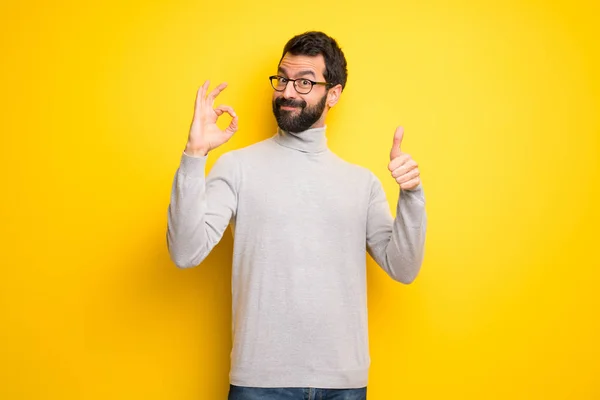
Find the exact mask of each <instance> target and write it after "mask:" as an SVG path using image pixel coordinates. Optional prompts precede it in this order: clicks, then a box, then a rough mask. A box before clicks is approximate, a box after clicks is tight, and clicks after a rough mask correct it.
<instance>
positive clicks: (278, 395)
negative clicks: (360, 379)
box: [227, 385, 367, 400]
mask: <svg viewBox="0 0 600 400" xmlns="http://www.w3.org/2000/svg"><path fill="white" fill-rule="evenodd" d="M227 399H228V400H366V399H367V388H366V387H363V388H358V389H315V388H260V387H246V386H235V385H229V397H228V398H227Z"/></svg>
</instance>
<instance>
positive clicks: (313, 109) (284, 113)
mask: <svg viewBox="0 0 600 400" xmlns="http://www.w3.org/2000/svg"><path fill="white" fill-rule="evenodd" d="M326 102H327V94H325V95H324V96H323V97H322V98H321V100H319V102H318V103H317V104H315V105H314V106H309V105H308V104H307V103H306V101H304V100H292V99H285V98H283V97H277V98H276V99H274V100H273V114H274V115H275V119H276V120H277V125H279V127H280V128H281V129H282V130H284V131H286V132H292V133H298V132H303V131H305V130H307V129H309V128H310V127H311V126H313V125H314V124H315V122H317V121H318V120H319V118H321V115H323V111H324V110H325V103H326ZM282 106H284V107H298V108H299V109H300V113H297V111H296V110H293V111H289V110H282V109H281V107H282Z"/></svg>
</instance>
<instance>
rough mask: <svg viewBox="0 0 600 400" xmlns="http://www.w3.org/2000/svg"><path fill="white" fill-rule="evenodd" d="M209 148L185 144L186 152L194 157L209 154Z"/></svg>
mask: <svg viewBox="0 0 600 400" xmlns="http://www.w3.org/2000/svg"><path fill="white" fill-rule="evenodd" d="M208 151H209V149H208V148H205V147H196V146H190V144H189V143H188V144H187V146H185V154H187V155H188V156H192V157H204V156H206V155H207V154H208Z"/></svg>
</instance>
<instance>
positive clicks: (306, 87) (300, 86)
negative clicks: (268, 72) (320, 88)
mask: <svg viewBox="0 0 600 400" xmlns="http://www.w3.org/2000/svg"><path fill="white" fill-rule="evenodd" d="M269 80H270V81H271V86H273V89H275V90H277V91H278V92H283V91H284V90H285V88H286V87H287V84H288V82H293V83H294V89H296V92H298V93H300V94H308V93H310V91H311V90H312V88H313V86H314V85H325V87H326V88H328V89H329V88H330V87H331V86H333V85H332V84H331V83H329V82H315V81H311V80H310V79H306V78H300V79H290V78H284V77H283V76H279V75H273V76H270V77H269Z"/></svg>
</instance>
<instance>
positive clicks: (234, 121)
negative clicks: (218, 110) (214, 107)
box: [225, 115, 238, 135]
mask: <svg viewBox="0 0 600 400" xmlns="http://www.w3.org/2000/svg"><path fill="white" fill-rule="evenodd" d="M237 130H238V117H237V115H236V116H235V117H233V119H232V120H231V122H230V123H229V126H228V127H227V129H225V133H226V134H228V135H233V134H234V133H236V132H237Z"/></svg>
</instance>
